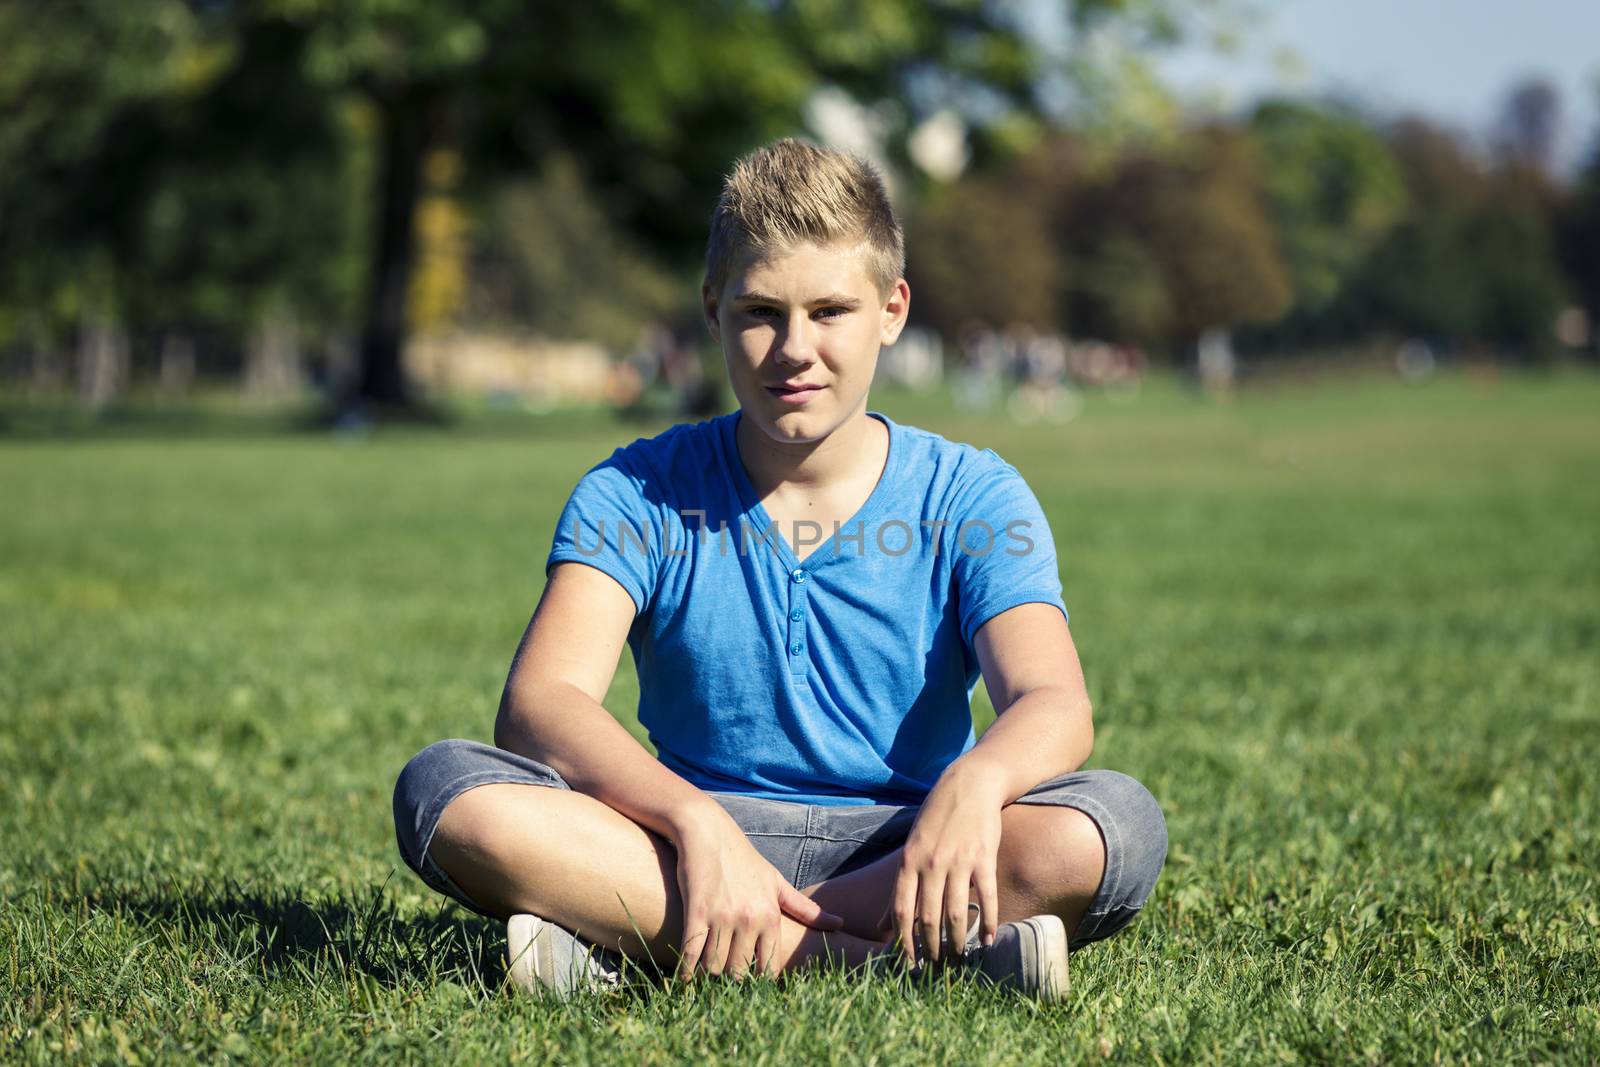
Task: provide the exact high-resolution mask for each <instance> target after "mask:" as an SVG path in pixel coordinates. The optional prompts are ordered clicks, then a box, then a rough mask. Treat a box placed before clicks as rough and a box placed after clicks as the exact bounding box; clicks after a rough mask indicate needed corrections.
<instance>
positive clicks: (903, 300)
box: [881, 278, 911, 345]
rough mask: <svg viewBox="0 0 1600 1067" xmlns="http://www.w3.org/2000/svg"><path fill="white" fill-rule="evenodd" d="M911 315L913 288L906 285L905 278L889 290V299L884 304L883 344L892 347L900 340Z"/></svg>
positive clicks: (896, 281) (897, 280)
mask: <svg viewBox="0 0 1600 1067" xmlns="http://www.w3.org/2000/svg"><path fill="white" fill-rule="evenodd" d="M910 314H911V286H909V285H907V284H906V280H905V279H904V278H897V279H895V283H894V288H893V289H890V290H889V296H888V299H886V300H885V301H884V302H883V332H882V334H881V339H882V342H883V343H884V344H885V345H892V344H894V343H895V341H897V340H899V338H900V331H901V330H903V329H905V328H906V316H908V315H910Z"/></svg>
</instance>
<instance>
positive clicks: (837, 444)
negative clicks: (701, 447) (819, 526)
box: [734, 405, 889, 498]
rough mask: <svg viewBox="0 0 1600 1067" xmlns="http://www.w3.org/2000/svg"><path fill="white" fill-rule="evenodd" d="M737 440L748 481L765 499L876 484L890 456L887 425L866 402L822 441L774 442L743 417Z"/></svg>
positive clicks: (737, 430) (735, 435)
mask: <svg viewBox="0 0 1600 1067" xmlns="http://www.w3.org/2000/svg"><path fill="white" fill-rule="evenodd" d="M734 437H735V440H736V441H737V442H738V446H739V458H740V459H741V460H743V461H744V469H745V472H746V473H747V474H748V475H749V476H750V484H751V485H752V486H754V487H755V490H756V493H757V495H759V496H760V497H762V498H765V497H767V496H768V495H770V494H772V493H780V494H783V493H794V492H806V493H826V492H828V491H829V490H832V489H840V488H845V487H848V486H849V485H850V484H851V483H852V482H855V481H858V480H867V481H870V482H871V483H873V484H876V482H877V480H878V477H879V476H880V475H881V474H882V472H883V469H884V465H885V464H886V463H887V461H888V456H889V428H888V427H887V426H885V425H884V424H883V423H882V422H881V421H880V420H878V419H875V418H873V417H872V416H871V415H868V414H867V413H866V408H865V405H863V407H862V409H861V410H859V411H857V412H856V413H855V414H854V415H852V416H851V417H850V418H849V419H847V420H845V421H844V422H843V423H842V424H840V426H839V427H838V428H837V429H835V430H834V431H833V432H832V433H831V434H829V435H828V436H827V437H825V438H823V439H822V440H820V441H806V442H797V443H794V444H787V443H784V442H781V441H774V440H773V439H772V438H771V437H769V436H768V435H767V434H765V433H763V432H762V430H761V428H760V427H758V426H757V425H756V424H755V423H754V422H753V421H751V420H750V419H748V418H745V417H743V416H741V417H740V419H739V422H738V424H737V427H736V430H735V434H734Z"/></svg>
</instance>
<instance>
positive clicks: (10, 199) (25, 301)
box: [0, 0, 209, 373]
mask: <svg viewBox="0 0 1600 1067" xmlns="http://www.w3.org/2000/svg"><path fill="white" fill-rule="evenodd" d="M0 41H4V42H5V46H4V53H3V55H4V59H3V62H0V340H5V339H6V338H7V337H8V336H12V337H14V336H19V335H20V336H24V337H25V338H26V339H27V342H28V343H29V344H30V345H31V346H32V347H33V348H34V349H35V358H36V359H37V360H41V361H49V362H53V361H54V352H55V350H56V349H57V348H58V346H59V345H60V344H61V343H62V341H63V340H64V339H65V335H66V334H67V333H68V331H70V330H71V329H72V328H73V327H74V326H76V325H77V324H79V323H86V322H87V321H89V320H90V319H93V320H94V321H96V322H99V323H101V324H106V323H113V322H118V321H120V320H121V319H122V318H123V311H124V308H123V297H124V294H123V293H122V292H121V291H120V290H119V288H118V281H119V272H118V271H117V269H116V260H117V258H118V256H117V253H118V249H117V234H118V232H119V231H120V232H123V233H125V232H126V230H127V224H128V220H129V219H130V218H131V217H132V215H133V210H132V205H133V204H134V203H135V202H136V201H137V198H138V192H137V190H138V188H139V186H140V185H141V184H142V177H143V175H142V169H143V168H141V169H140V170H136V171H135V172H133V173H131V174H130V173H127V172H123V171H118V170H112V169H110V168H108V167H106V166H105V165H104V163H105V161H106V160H107V159H108V157H115V156H116V154H117V152H116V147H115V145H114V144H113V142H115V141H116V140H117V139H118V137H117V134H116V132H115V130H114V127H116V125H117V123H118V120H119V118H121V117H122V116H124V115H127V114H130V113H131V114H133V115H135V116H137V119H136V120H135V122H134V125H136V126H147V125H148V122H149V119H148V117H147V116H148V114H149V112H150V111H151V110H152V109H154V108H155V107H157V106H158V105H159V103H160V102H161V101H162V100H164V99H166V98H168V97H171V96H174V95H180V96H181V95H184V94H185V93H186V91H189V90H192V89H193V87H194V86H195V85H196V84H198V83H203V82H204V81H205V80H206V78H205V70H206V67H207V59H208V58H209V57H208V55H207V54H206V52H205V48H204V42H203V41H202V39H201V34H200V31H199V27H198V26H197V24H196V22H195V19H194V18H193V16H192V13H191V12H190V10H189V9H188V7H187V6H186V5H185V4H183V3H181V2H180V0H169V2H165V3H159V2H156V3H149V4H145V5H143V9H142V10H136V9H134V7H133V6H131V5H127V4H124V3H119V2H118V0H62V2H60V3H25V2H21V0H4V2H0ZM124 139H125V138H124ZM108 174H115V175H116V176H117V180H116V181H107V180H106V176H107V175H108ZM50 373H55V372H53V371H52V372H50Z"/></svg>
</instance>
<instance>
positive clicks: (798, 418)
mask: <svg viewBox="0 0 1600 1067" xmlns="http://www.w3.org/2000/svg"><path fill="white" fill-rule="evenodd" d="M702 295H703V298H704V304H705V315H706V322H707V325H709V326H710V328H711V335H712V336H713V337H715V338H716V339H717V342H718V343H719V344H720V345H721V346H722V356H723V359H724V361H725V362H726V363H727V366H728V380H729V383H730V384H731V385H732V386H733V393H734V396H736V397H737V398H738V400H739V407H740V409H741V410H742V411H743V413H744V415H745V416H747V417H749V418H750V419H752V420H753V421H754V422H755V423H756V425H758V426H760V427H761V429H762V430H763V431H764V432H765V433H766V434H767V435H768V436H770V437H772V438H773V439H774V440H778V441H786V442H793V443H797V444H798V443H802V442H810V441H820V440H823V439H824V438H826V437H827V436H828V435H829V434H831V433H832V432H833V431H834V430H835V429H837V428H838V427H839V426H840V425H842V424H844V423H845V422H847V421H848V420H849V419H851V418H852V417H854V416H855V415H857V414H858V413H860V412H864V411H865V410H866V403H867V389H868V387H869V386H871V384H872V375H873V372H874V370H876V368H877V365H878V349H879V348H880V347H881V346H883V345H890V344H894V342H895V339H896V338H897V337H899V336H900V330H901V329H902V328H903V327H904V326H905V322H906V313H907V311H908V310H909V309H910V303H911V290H910V288H909V287H908V286H907V285H906V283H905V279H903V278H902V279H897V280H896V282H895V284H894V288H892V289H891V290H890V291H889V292H888V294H887V295H885V294H881V293H879V292H878V288H877V286H876V285H874V284H873V282H872V279H871V278H870V277H869V276H868V274H867V270H866V265H865V260H864V255H863V250H862V249H860V248H851V247H846V246H840V245H817V244H813V243H811V242H803V243H801V244H799V245H796V246H795V247H793V248H792V249H788V250H785V251H782V252H778V253H772V254H768V255H765V256H757V255H755V254H753V253H751V252H749V251H745V252H741V253H740V254H739V255H738V256H736V257H735V258H734V261H733V264H732V269H730V270H729V272H728V281H727V284H725V285H724V286H723V288H722V292H721V293H716V292H713V291H712V290H711V289H710V287H709V286H707V287H706V288H705V289H704V290H703V294H702Z"/></svg>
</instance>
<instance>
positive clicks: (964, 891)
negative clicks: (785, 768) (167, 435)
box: [893, 603, 1094, 957]
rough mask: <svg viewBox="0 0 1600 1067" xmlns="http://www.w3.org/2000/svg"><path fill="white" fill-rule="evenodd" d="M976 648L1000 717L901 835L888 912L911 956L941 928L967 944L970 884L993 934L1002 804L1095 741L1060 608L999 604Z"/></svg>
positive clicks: (1078, 757)
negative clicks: (917, 944)
mask: <svg viewBox="0 0 1600 1067" xmlns="http://www.w3.org/2000/svg"><path fill="white" fill-rule="evenodd" d="M974 646H975V648H976V651H977V653H978V664H979V667H980V668H981V670H982V671H983V680H984V685H985V687H986V688H987V689H988V690H989V696H990V699H991V700H993V702H994V706H995V711H996V712H997V713H998V717H997V718H996V719H995V722H994V725H993V726H991V727H989V729H988V730H987V731H985V733H984V735H983V737H982V738H981V739H979V741H978V743H977V744H975V745H974V746H973V747H972V748H971V749H969V750H968V751H967V752H966V753H965V754H964V755H962V756H961V757H960V758H959V759H957V760H955V761H954V762H952V763H951V764H950V766H948V767H947V768H945V771H944V774H942V775H940V777H939V780H938V782H936V783H934V787H933V789H932V790H931V791H930V792H929V793H928V796H927V799H926V800H924V801H923V803H922V810H921V811H920V812H919V813H918V815H917V821H916V823H915V824H914V825H913V826H912V829H911V834H910V836H909V837H908V838H907V840H906V846H905V851H904V853H903V857H902V863H901V868H900V873H899V875H898V877H897V879H896V882H895V891H894V904H893V914H894V922H895V927H896V930H897V931H898V933H899V935H900V942H901V945H902V951H904V952H905V953H906V955H907V956H908V957H912V956H914V955H915V950H914V947H913V946H914V945H915V937H916V935H918V934H920V935H921V938H922V942H923V944H925V945H930V946H934V945H937V944H938V941H939V933H940V931H941V930H943V931H944V932H945V933H946V934H947V935H948V936H949V938H950V942H951V944H954V945H959V944H962V943H963V941H964V940H965V938H966V932H965V931H966V922H967V900H968V886H969V885H971V886H975V887H976V888H977V891H978V905H979V909H980V912H981V916H982V935H983V940H984V942H985V943H989V942H991V941H993V939H994V935H995V931H996V929H997V928H998V918H997V916H998V914H999V887H998V886H997V884H996V877H997V873H996V864H997V860H998V856H999V851H1000V809H1002V808H1003V807H1005V806H1006V805H1007V804H1010V803H1011V802H1012V801H1014V800H1016V799H1017V798H1018V797H1020V796H1021V795H1022V794H1024V793H1026V792H1027V791H1028V790H1029V789H1032V788H1033V787H1034V786H1035V785H1038V784H1039V783H1040V782H1043V781H1045V780H1046V779H1049V778H1054V777H1055V776H1056V775H1058V774H1065V773H1066V772H1068V771H1071V770H1075V769H1076V768H1077V767H1078V766H1079V765H1080V764H1082V763H1083V761H1084V760H1085V759H1087V758H1088V756H1089V750H1090V748H1092V747H1093V745H1094V723H1093V720H1092V718H1091V711H1092V709H1091V708H1090V706H1089V694H1088V691H1087V688H1086V687H1085V685H1084V681H1083V670H1082V668H1081V667H1080V665H1079V663H1078V652H1077V649H1076V648H1075V647H1074V646H1073V643H1072V634H1071V632H1070V631H1069V630H1068V629H1067V620H1066V617H1065V616H1063V615H1062V614H1061V610H1060V608H1058V607H1056V606H1055V605H1054V604H1043V603H1028V604H1018V605H1017V606H1016V607H1013V608H1009V609H1007V610H1006V611H1002V612H1001V613H1000V614H998V615H996V616H994V617H993V618H991V619H990V620H989V621H988V622H986V623H984V624H983V625H982V626H981V627H979V628H978V631H977V634H976V636H975V640H974ZM934 955H935V957H937V950H936V949H935V950H934Z"/></svg>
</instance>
